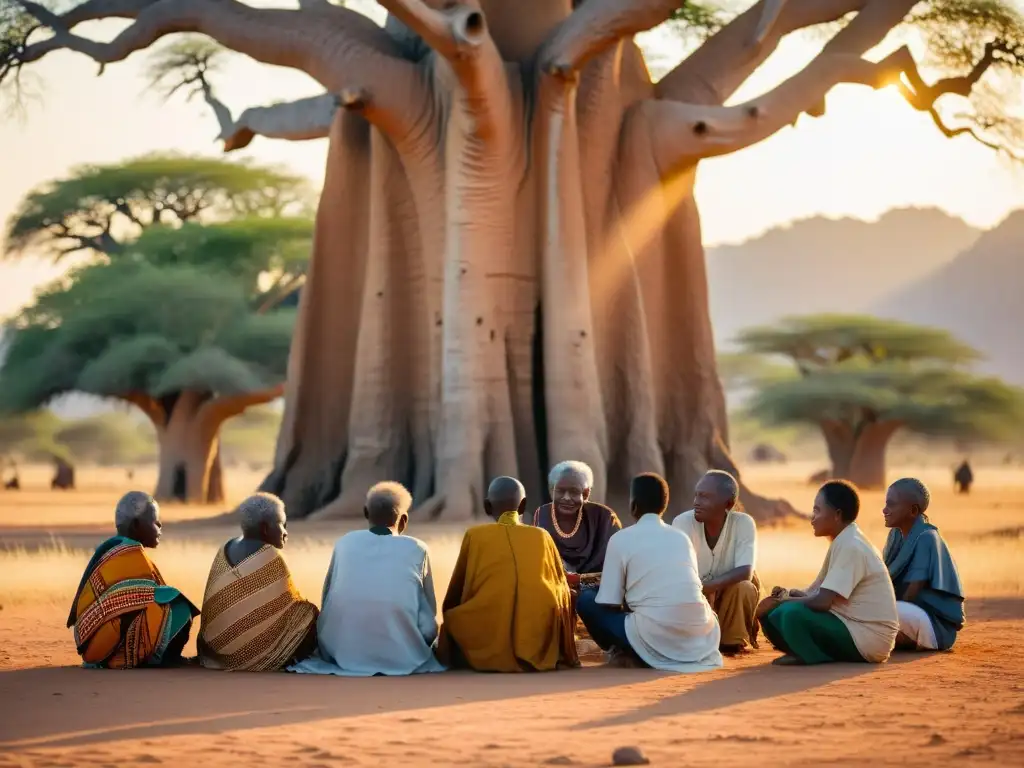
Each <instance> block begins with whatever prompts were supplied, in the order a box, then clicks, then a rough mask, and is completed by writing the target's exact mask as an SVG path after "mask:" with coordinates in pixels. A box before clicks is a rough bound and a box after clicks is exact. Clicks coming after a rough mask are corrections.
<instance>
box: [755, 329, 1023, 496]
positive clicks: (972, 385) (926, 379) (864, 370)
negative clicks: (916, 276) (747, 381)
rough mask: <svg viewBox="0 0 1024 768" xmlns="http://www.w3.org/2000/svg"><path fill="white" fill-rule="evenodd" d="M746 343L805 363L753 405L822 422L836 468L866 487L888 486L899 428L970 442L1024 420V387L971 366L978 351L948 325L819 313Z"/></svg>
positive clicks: (759, 388) (772, 417)
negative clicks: (890, 453) (888, 461)
mask: <svg viewBox="0 0 1024 768" xmlns="http://www.w3.org/2000/svg"><path fill="white" fill-rule="evenodd" d="M739 341H740V343H741V344H742V345H743V347H744V348H745V349H746V350H748V352H750V353H751V354H758V355H771V356H781V357H784V358H788V359H789V360H790V361H791V363H792V364H793V365H795V369H796V375H794V376H791V377H789V378H779V377H778V376H772V377H768V378H765V379H763V380H761V381H760V384H759V385H756V386H755V390H756V391H755V394H754V396H753V397H752V399H751V401H750V403H749V404H748V408H749V409H750V411H751V413H752V414H753V415H754V416H756V417H758V418H759V419H761V420H762V421H765V422H768V423H774V424H805V423H807V424H814V425H816V426H818V427H819V428H820V429H821V433H822V436H823V437H824V439H825V444H826V446H827V447H828V454H829V459H830V461H831V463H832V470H831V472H832V476H833V477H841V478H845V479H847V480H851V481H853V482H854V483H856V484H857V485H859V486H861V487H862V488H882V487H884V485H885V454H886V448H887V447H888V445H889V441H890V440H891V439H892V437H893V435H895V434H896V433H897V432H899V431H900V430H905V431H908V432H914V433H916V434H920V435H929V436H936V437H949V438H954V439H957V440H962V441H971V440H998V439H1003V438H1006V437H1008V436H1010V435H1011V434H1014V433H1015V432H1016V431H1017V430H1019V429H1020V428H1021V426H1024V393H1022V392H1021V390H1019V389H1017V388H1015V387H1010V386H1008V385H1006V384H1004V383H1003V382H1001V381H999V380H998V379H992V378H983V377H978V376H975V375H973V374H971V373H970V372H969V371H968V370H966V368H965V367H966V366H967V365H968V364H970V363H971V362H973V361H975V360H976V359H977V357H978V355H977V353H976V352H975V351H974V350H973V349H971V348H970V347H967V346H965V345H964V344H962V343H960V342H959V341H957V340H956V339H954V338H953V337H952V336H950V335H949V334H948V333H947V332H945V331H941V330H937V329H932V328H923V327H919V326H914V325H909V324H905V323H898V322H893V321H888V320H880V319H877V318H873V317H861V316H837V315H816V316H810V317H798V318H791V319H788V320H786V321H784V322H783V323H781V324H780V325H779V326H777V327H772V328H755V329H751V330H748V331H745V332H744V333H743V334H741V335H740V338H739Z"/></svg>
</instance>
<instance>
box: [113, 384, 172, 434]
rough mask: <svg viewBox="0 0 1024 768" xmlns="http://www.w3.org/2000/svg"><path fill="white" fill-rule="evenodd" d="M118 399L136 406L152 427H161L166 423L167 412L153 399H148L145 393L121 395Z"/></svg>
mask: <svg viewBox="0 0 1024 768" xmlns="http://www.w3.org/2000/svg"><path fill="white" fill-rule="evenodd" d="M120 399H121V400H124V401H125V402H126V403H131V404H132V405H134V406H136V407H137V408H138V409H139V410H140V411H142V412H143V413H144V414H146V416H148V417H149V420H150V421H152V422H153V425H154V426H156V427H162V426H164V425H165V424H166V423H167V412H166V411H164V408H163V406H162V405H160V401H159V400H157V399H156V398H155V397H150V396H149V395H147V394H146V393H145V392H128V393H127V394H124V395H121V397H120Z"/></svg>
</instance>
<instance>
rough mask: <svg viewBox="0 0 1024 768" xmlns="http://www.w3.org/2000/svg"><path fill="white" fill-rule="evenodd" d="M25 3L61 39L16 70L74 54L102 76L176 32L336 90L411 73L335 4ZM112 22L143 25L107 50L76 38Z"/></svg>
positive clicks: (386, 43)
mask: <svg viewBox="0 0 1024 768" xmlns="http://www.w3.org/2000/svg"><path fill="white" fill-rule="evenodd" d="M18 1H19V2H20V3H21V5H22V6H23V7H24V8H25V9H26V10H27V11H28V12H29V13H31V14H32V15H33V16H34V17H35V18H37V19H39V20H40V21H41V22H42V23H43V24H45V25H46V26H48V27H50V29H51V30H52V31H53V36H52V37H50V38H49V39H46V40H41V41H39V42H36V43H31V44H30V45H27V46H25V47H24V49H22V50H20V51H19V52H17V53H16V54H15V55H16V58H17V61H15V62H13V63H12V62H6V64H7V65H8V67H9V68H11V69H14V68H16V67H17V66H21V65H24V64H28V63H31V62H34V61H38V60H39V59H41V58H43V57H44V56H46V55H48V54H49V53H52V52H53V51H56V50H70V51H76V52H78V53H82V54H84V55H86V56H89V57H90V58H92V59H93V60H94V61H96V62H97V63H98V64H100V71H101V72H102V70H103V67H104V66H105V65H107V64H110V63H113V62H117V61H121V60H123V59H125V58H127V57H128V56H129V55H131V54H132V53H134V52H135V51H138V50H141V49H143V48H146V47H148V46H149V45H151V44H152V43H154V42H155V41H156V40H158V39H160V38H162V37H164V36H165V35H169V34H172V33H175V32H198V33H201V34H205V35H207V36H209V37H211V38H213V39H214V40H216V41H217V42H219V43H221V44H222V45H224V46H225V47H226V48H230V49H231V50H233V51H237V52H239V53H244V54H246V55H248V56H250V57H252V58H254V59H256V60H257V61H260V62H263V63H266V64H275V65H278V66H284V67H290V68H293V69H299V70H302V71H304V72H306V73H307V74H309V75H310V76H312V77H313V78H314V79H316V80H318V81H319V82H320V83H322V84H323V85H324V86H325V87H326V88H327V89H328V90H331V91H338V90H341V89H342V88H344V87H347V86H348V85H350V84H351V82H350V78H354V79H356V80H359V81H361V82H372V83H373V84H374V85H377V84H378V83H379V84H380V85H381V86H382V87H383V86H385V85H388V84H393V83H395V82H397V81H400V80H401V79H402V78H403V77H408V76H409V69H410V68H411V67H410V65H409V64H408V63H407V62H405V61H402V60H401V59H400V58H399V57H398V56H397V55H396V53H397V50H396V47H395V45H394V43H393V41H392V40H391V39H390V38H389V36H388V35H387V33H386V32H384V30H382V29H381V28H380V27H378V26H377V25H376V24H374V23H373V21H372V20H370V19H368V18H366V17H365V16H363V15H361V14H359V13H356V12H355V11H352V10H349V9H346V8H342V7H340V6H335V5H331V4H324V5H323V7H318V8H316V9H312V10H309V9H306V10H286V9H279V8H254V7H252V6H249V5H246V4H244V3H241V2H237V0H159V1H158V2H152V1H147V0H135V1H134V2H131V1H130V0H107V2H103V1H102V0H93V1H92V2H87V3H85V4H83V5H82V6H79V7H78V8H75V9H72V10H71V11H69V12H68V13H67V14H65V15H64V16H59V15H57V14H54V13H52V12H50V11H49V10H47V9H46V8H44V7H43V6H41V5H39V4H38V3H34V2H28V0H18ZM109 17H120V18H134V19H135V23H134V24H132V25H131V26H129V27H128V28H127V29H125V30H124V31H122V32H121V33H120V34H119V35H117V36H116V37H115V38H114V39H113V40H111V41H110V42H107V43H102V42H97V41H94V40H89V39H87V38H83V37H81V36H79V35H76V34H74V33H73V32H72V31H71V28H72V27H73V26H74V25H75V24H77V23H80V22H81V21H87V20H91V19H99V18H109ZM3 63H5V62H0V64H3Z"/></svg>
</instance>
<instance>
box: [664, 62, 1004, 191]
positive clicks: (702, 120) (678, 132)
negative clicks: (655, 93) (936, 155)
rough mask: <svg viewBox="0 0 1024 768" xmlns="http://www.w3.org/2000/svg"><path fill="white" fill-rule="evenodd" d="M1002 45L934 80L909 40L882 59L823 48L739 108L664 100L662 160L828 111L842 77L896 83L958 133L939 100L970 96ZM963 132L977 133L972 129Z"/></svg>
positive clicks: (730, 148)
mask: <svg viewBox="0 0 1024 768" xmlns="http://www.w3.org/2000/svg"><path fill="white" fill-rule="evenodd" d="M1000 50H1002V48H1001V46H999V45H998V44H993V45H990V46H988V47H987V48H986V51H985V55H984V56H983V57H982V59H981V60H980V61H979V62H978V63H977V64H976V65H975V66H974V68H973V69H972V71H971V72H970V73H969V74H968V75H966V76H964V77H955V78H947V79H945V80H940V81H939V82H937V83H936V84H935V85H932V86H929V85H927V84H926V83H925V82H924V79H923V78H922V77H921V74H920V72H919V70H918V67H917V63H916V62H915V61H914V58H913V55H912V54H911V52H910V50H909V49H908V48H906V47H903V48H900V49H899V50H897V51H895V52H893V53H892V54H890V55H889V56H887V57H886V58H885V59H883V60H882V61H879V62H877V63H876V62H870V61H867V60H865V59H862V58H861V57H860V56H856V55H853V54H847V53H822V54H821V55H819V56H818V57H817V58H816V59H815V60H814V62H812V64H811V65H809V66H808V67H807V68H806V69H804V70H803V71H802V72H800V73H798V74H797V75H795V76H793V77H792V78H790V79H789V80H787V81H785V82H784V83H782V84H781V85H779V86H778V87H777V88H775V89H774V90H772V91H770V92H768V93H767V94H765V95H763V96H760V97H758V98H756V99H753V100H751V101H748V102H746V103H745V104H739V105H737V106H734V107H717V106H703V105H699V104H682V103H680V102H669V101H661V102H656V103H654V104H651V105H649V107H648V109H649V111H650V112H651V119H652V120H653V121H654V122H653V126H652V129H653V130H654V132H655V146H656V148H657V149H656V151H657V152H658V158H659V163H660V165H661V167H662V169H663V171H664V172H671V171H672V170H674V169H675V168H678V167H681V166H686V165H690V164H693V163H695V162H697V161H699V160H701V159H704V158H707V157H714V156H716V155H724V154H729V153H732V152H737V151H739V150H741V149H744V148H746V147H749V146H751V145H753V144H756V143H758V142H760V141H763V140H764V139H766V138H768V137H769V136H771V135H772V134H774V133H775V132H777V131H779V130H781V129H782V128H784V127H786V126H787V125H791V124H793V123H795V122H796V120H797V118H798V117H799V116H800V114H802V113H803V112H810V113H811V114H813V115H815V116H817V115H820V114H823V113H824V101H825V96H826V95H827V94H828V92H829V91H830V90H831V89H832V88H834V87H835V86H836V85H839V84H841V83H851V84H860V85H866V86H870V87H872V88H882V87H885V86H887V85H896V86H897V87H899V89H900V92H901V93H902V94H903V95H904V97H905V98H906V99H907V101H908V102H909V103H910V105H911V106H913V107H914V108H915V109H918V110H920V111H923V112H929V113H931V114H932V118H933V119H934V120H935V121H936V123H937V124H938V125H939V126H940V128H942V129H943V132H944V133H946V135H950V134H951V133H952V134H953V135H957V134H956V133H954V132H952V131H950V130H949V129H948V128H946V127H945V126H944V125H943V124H942V121H941V118H940V117H939V115H938V113H937V112H936V111H935V102H936V100H937V99H938V98H939V97H941V96H943V95H945V94H955V95H959V96H964V97H966V96H969V95H970V93H971V89H972V88H973V87H974V85H976V84H977V83H978V81H979V80H980V79H981V77H982V76H983V75H984V73H985V72H986V71H987V70H988V68H989V67H990V66H992V64H993V63H994V62H995V61H996V57H995V55H996V53H997V52H998V51H1000ZM901 76H903V77H905V78H906V79H907V82H906V83H904V82H902V81H901V79H900V78H901ZM959 133H971V135H973V132H972V131H970V129H963V130H960V131H959ZM975 138H977V137H975ZM989 146H992V145H991V144H989ZM996 148H998V147H996Z"/></svg>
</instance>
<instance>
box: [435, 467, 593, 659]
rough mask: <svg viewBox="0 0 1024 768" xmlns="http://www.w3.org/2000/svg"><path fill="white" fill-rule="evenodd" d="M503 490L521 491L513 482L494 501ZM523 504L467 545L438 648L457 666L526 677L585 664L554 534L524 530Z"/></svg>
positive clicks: (474, 533)
mask: <svg viewBox="0 0 1024 768" xmlns="http://www.w3.org/2000/svg"><path fill="white" fill-rule="evenodd" d="M499 481H500V482H499ZM502 482H510V483H516V485H517V486H518V487H519V489H520V490H521V487H522V486H521V485H519V484H518V483H517V481H514V480H513V479H512V478H498V479H497V480H495V481H494V483H492V489H490V490H489V495H493V494H495V493H498V492H499V491H500V490H501V489H502V488H503V486H502V485H501V483H502ZM496 484H497V486H498V490H497V491H496V490H494V487H495V485H496ZM506 492H507V491H506ZM521 501H522V502H523V503H525V494H523V496H522V499H521ZM506 504H512V502H509V501H506ZM515 504H519V505H520V508H519V509H518V510H517V508H516V507H515V506H513V507H512V509H510V510H508V511H507V512H505V513H504V514H498V515H497V517H498V522H495V523H491V524H489V525H481V526H477V527H475V528H471V529H470V530H468V531H466V534H465V536H464V538H463V542H462V548H461V550H460V552H459V559H458V562H457V563H456V565H455V570H454V572H453V573H452V579H451V583H450V584H449V587H448V594H447V596H446V597H445V601H444V626H443V628H442V633H441V640H440V642H439V647H438V655H439V656H440V658H441V660H442V661H444V662H446V663H448V664H449V665H450V666H466V667H469V668H470V669H475V670H477V671H481V672H518V671H526V670H552V669H555V668H556V667H557V666H558V665H559V663H563V664H568V665H573V664H576V663H577V661H578V660H577V657H576V647H575V639H574V637H573V614H572V607H571V598H570V594H569V587H568V584H567V583H566V580H565V571H564V570H563V568H562V562H561V559H560V557H559V555H558V550H557V549H556V548H555V543H554V541H552V539H551V536H550V535H549V534H548V533H547V531H545V530H543V529H541V528H534V527H533V526H527V525H521V524H520V523H519V522H518V518H519V514H520V513H521V511H522V510H521V506H522V504H520V501H516V502H515ZM492 508H493V507H489V509H492ZM499 508H500V507H499Z"/></svg>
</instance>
